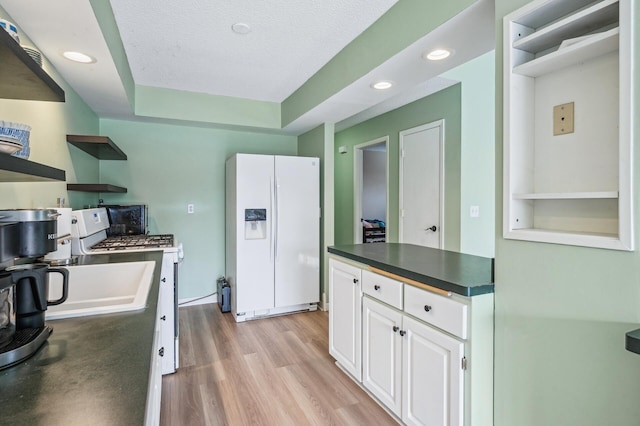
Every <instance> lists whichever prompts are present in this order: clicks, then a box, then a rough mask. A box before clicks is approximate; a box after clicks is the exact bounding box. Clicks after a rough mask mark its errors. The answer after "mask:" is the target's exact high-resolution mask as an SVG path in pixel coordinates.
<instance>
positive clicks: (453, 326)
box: [404, 284, 468, 339]
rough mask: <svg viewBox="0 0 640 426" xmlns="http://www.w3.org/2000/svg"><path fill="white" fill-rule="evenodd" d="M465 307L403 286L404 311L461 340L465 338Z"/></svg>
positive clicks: (418, 289) (410, 286) (444, 298)
mask: <svg viewBox="0 0 640 426" xmlns="http://www.w3.org/2000/svg"><path fill="white" fill-rule="evenodd" d="M467 308H468V307H467V305H465V304H464V303H460V302H457V301H455V300H452V299H448V298H446V297H444V296H440V295H438V294H435V293H431V292H429V291H426V290H422V289H420V288H418V287H414V286H412V285H409V284H405V285H404V311H405V312H406V313H408V314H409V315H413V316H414V317H416V318H418V319H421V320H422V321H425V322H428V323H429V324H432V325H435V326H436V327H439V328H441V329H443V330H445V331H448V332H449V333H451V334H453V335H455V336H458V337H460V338H462V339H466V338H467Z"/></svg>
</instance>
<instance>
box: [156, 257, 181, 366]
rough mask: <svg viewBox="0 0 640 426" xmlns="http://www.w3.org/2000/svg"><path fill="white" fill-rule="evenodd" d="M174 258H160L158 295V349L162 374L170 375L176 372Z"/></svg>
mask: <svg viewBox="0 0 640 426" xmlns="http://www.w3.org/2000/svg"><path fill="white" fill-rule="evenodd" d="M173 274H174V256H173V254H172V253H165V254H164V255H163V257H162V271H161V272H160V294H161V295H162V299H161V300H162V301H161V303H159V304H158V312H159V315H158V318H159V319H160V321H161V322H162V334H161V336H160V347H162V348H163V356H162V374H170V373H174V372H175V371H176V367H177V362H176V355H177V354H176V348H175V347H176V344H175V342H176V335H177V333H176V330H177V318H176V317H175V303H176V300H175V294H174V276H173Z"/></svg>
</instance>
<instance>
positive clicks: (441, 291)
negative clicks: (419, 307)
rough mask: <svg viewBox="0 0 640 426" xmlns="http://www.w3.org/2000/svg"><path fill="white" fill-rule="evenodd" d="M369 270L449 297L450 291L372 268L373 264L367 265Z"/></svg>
mask: <svg viewBox="0 0 640 426" xmlns="http://www.w3.org/2000/svg"><path fill="white" fill-rule="evenodd" d="M369 270H370V271H371V272H374V273H376V274H380V275H384V276H385V277H389V278H392V279H394V280H398V281H402V282H405V283H407V284H411V285H413V286H416V287H420V288H422V289H424V290H427V291H431V292H433V293H437V294H441V295H443V296H446V297H451V292H450V291H447V290H443V289H441V288H438V287H434V286H432V285H429V284H425V283H421V282H420V281H416V280H412V279H410V278H406V277H402V276H400V275H396V274H394V273H391V272H387V271H383V270H382V269H378V268H374V267H373V266H369Z"/></svg>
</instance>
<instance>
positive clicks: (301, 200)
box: [274, 156, 320, 307]
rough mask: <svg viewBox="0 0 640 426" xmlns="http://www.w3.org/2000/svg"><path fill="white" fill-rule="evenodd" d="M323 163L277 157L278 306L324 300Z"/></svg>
mask: <svg viewBox="0 0 640 426" xmlns="http://www.w3.org/2000/svg"><path fill="white" fill-rule="evenodd" d="M319 163H320V161H319V159H317V158H307V157H280V156H276V157H275V182H276V190H275V194H276V196H275V199H276V211H275V226H274V229H276V237H275V306H276V307H280V306H291V305H298V304H304V303H315V302H318V301H319V298H320V275H319V274H320V260H319V250H320V240H319V239H320V217H319V216H320V186H319V185H320V164H319Z"/></svg>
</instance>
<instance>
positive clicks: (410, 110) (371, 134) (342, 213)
mask: <svg viewBox="0 0 640 426" xmlns="http://www.w3.org/2000/svg"><path fill="white" fill-rule="evenodd" d="M460 96H461V88H460V84H456V85H454V86H452V87H449V88H447V89H444V90H442V91H440V92H437V93H434V94H433V95H431V96H428V97H426V98H422V99H419V100H417V101H415V102H412V103H410V104H408V105H405V106H403V107H401V108H398V109H395V110H393V111H390V112H387V113H385V114H382V115H380V116H378V117H375V118H372V119H370V120H367V121H365V122H363V123H360V124H358V125H356V126H353V127H351V128H349V129H346V130H343V131H341V132H338V133H336V137H335V150H334V155H335V243H336V244H337V245H339V244H353V231H354V230H353V217H354V216H353V166H354V161H353V155H354V154H353V146H354V145H358V144H361V143H364V142H368V141H371V140H374V139H378V138H381V137H384V136H389V145H388V156H389V170H388V174H389V192H390V193H389V196H388V200H389V201H388V202H389V217H388V218H387V226H388V236H387V238H388V239H387V241H391V242H394V241H398V185H399V181H398V179H399V176H398V170H399V160H398V158H399V157H398V150H399V139H398V138H399V136H398V132H400V131H402V130H406V129H410V128H413V127H416V126H420V125H422V124H426V123H431V122H433V121H436V120H440V119H444V120H445V216H446V223H447V225H446V226H445V237H444V240H445V244H444V248H445V249H447V250H455V251H458V250H459V249H460V125H461V112H460ZM340 146H346V147H347V153H346V154H339V153H338V151H337V150H338V147H340Z"/></svg>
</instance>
